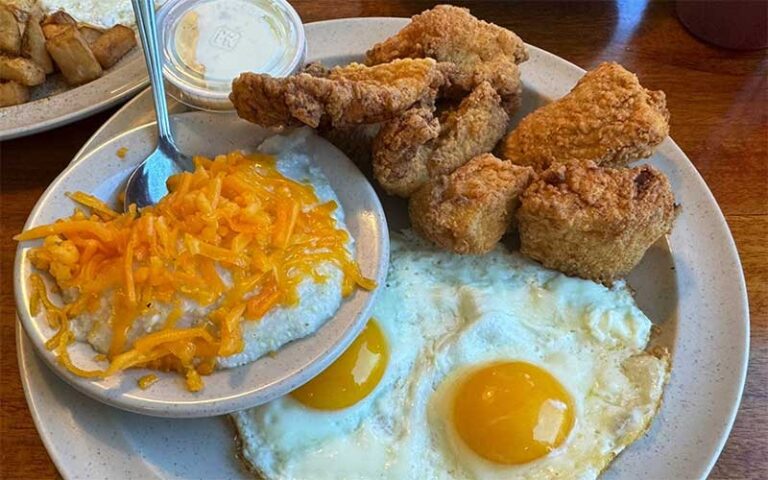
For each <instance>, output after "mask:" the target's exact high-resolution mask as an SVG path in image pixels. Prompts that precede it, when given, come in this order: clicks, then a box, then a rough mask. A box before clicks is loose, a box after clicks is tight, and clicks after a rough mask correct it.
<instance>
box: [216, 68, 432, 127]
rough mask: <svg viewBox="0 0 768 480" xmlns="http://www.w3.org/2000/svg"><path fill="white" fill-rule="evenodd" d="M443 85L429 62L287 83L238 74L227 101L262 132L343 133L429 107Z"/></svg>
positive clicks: (312, 75) (315, 71)
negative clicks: (324, 128)
mask: <svg viewBox="0 0 768 480" xmlns="http://www.w3.org/2000/svg"><path fill="white" fill-rule="evenodd" d="M443 82H444V76H443V74H442V73H441V71H440V69H438V67H437V63H436V62H435V61H434V60H432V59H404V60H395V61H393V62H390V63H385V64H382V65H377V66H375V67H366V66H364V65H360V64H356V63H353V64H350V65H347V66H344V67H336V68H333V69H331V70H330V71H328V72H327V73H326V72H325V71H324V70H322V69H320V68H319V67H311V68H310V71H309V73H299V74H297V75H292V76H290V77H286V78H273V77H271V76H269V75H266V74H256V73H243V74H241V75H240V76H239V77H238V78H236V79H235V80H234V82H232V93H231V94H230V100H231V101H232V103H233V104H234V106H235V109H236V110H237V114H238V115H239V116H240V117H242V118H244V119H245V120H248V121H250V122H253V123H256V124H258V125H261V126H263V127H284V126H295V125H300V124H302V123H303V124H306V125H309V126H310V127H313V128H316V127H318V126H320V125H321V124H327V125H330V126H332V127H344V126H349V125H357V124H361V123H376V122H382V121H385V120H389V119H392V118H395V117H397V116H398V115H400V114H401V113H403V112H404V111H405V110H407V109H409V108H411V107H412V106H413V105H415V104H418V103H420V102H422V101H426V102H428V103H429V102H433V101H434V98H435V96H436V94H437V90H438V89H439V88H440V86H441V85H442V84H443Z"/></svg>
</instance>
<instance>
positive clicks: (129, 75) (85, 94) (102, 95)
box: [0, 47, 149, 141]
mask: <svg viewBox="0 0 768 480" xmlns="http://www.w3.org/2000/svg"><path fill="white" fill-rule="evenodd" d="M148 83H149V79H148V77H147V69H146V67H145V65H144V56H143V55H142V53H141V49H140V48H138V47H137V48H134V49H133V50H131V51H130V52H129V53H128V54H127V55H126V56H125V57H123V58H122V59H121V60H120V61H119V62H118V63H117V64H116V65H115V66H113V67H112V68H110V69H109V70H107V71H106V72H104V75H103V76H102V77H100V78H97V79H96V80H94V81H92V82H89V83H86V84H85V85H80V86H79V87H75V88H72V87H69V86H68V85H67V84H66V83H65V82H64V80H63V79H62V78H61V75H60V74H55V75H50V76H49V77H48V78H47V79H46V82H45V83H44V84H43V85H40V86H39V87H34V88H33V89H32V100H31V101H29V102H27V103H24V104H21V105H15V106H12V107H4V108H3V107H0V141H2V140H9V139H11V138H16V137H23V136H26V135H32V134H33V133H38V132H43V131H45V130H50V129H52V128H56V127H60V126H62V125H66V124H67V123H71V122H74V121H75V120H80V119H81V118H85V117H88V116H90V115H93V114H94V113H97V112H100V111H102V110H104V109H106V108H109V107H111V106H112V105H115V104H117V103H118V102H120V101H121V100H125V99H126V98H128V97H130V96H131V95H134V94H136V93H137V92H138V91H140V90H141V89H143V88H144V87H146V86H147V84H148Z"/></svg>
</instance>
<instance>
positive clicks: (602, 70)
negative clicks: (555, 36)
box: [501, 63, 669, 172]
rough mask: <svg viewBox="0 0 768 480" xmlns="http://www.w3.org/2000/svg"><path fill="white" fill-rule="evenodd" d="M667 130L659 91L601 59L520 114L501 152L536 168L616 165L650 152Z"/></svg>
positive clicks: (666, 114)
mask: <svg viewBox="0 0 768 480" xmlns="http://www.w3.org/2000/svg"><path fill="white" fill-rule="evenodd" d="M668 133H669V111H668V110H667V107H666V97H665V95H664V92H662V91H650V90H647V89H645V88H643V87H642V86H641V85H640V82H638V80H637V76H635V74H633V73H631V72H628V71H627V70H625V69H624V68H623V67H622V66H621V65H619V64H617V63H603V64H601V65H600V66H598V67H597V68H596V69H594V70H592V71H590V72H587V74H586V75H584V77H583V78H582V79H581V80H579V83H577V84H576V86H575V87H574V88H573V90H571V92H570V93H569V94H568V95H566V96H565V97H563V98H561V99H560V100H557V101H555V102H552V103H550V104H549V105H546V106H544V107H542V108H540V109H538V110H536V111H535V112H533V113H531V114H530V115H528V116H527V117H525V118H524V119H523V120H522V121H521V122H520V124H519V125H518V126H517V128H515V129H514V130H513V131H511V132H510V133H509V134H508V135H507V137H506V138H505V139H504V143H503V144H502V148H501V154H502V158H504V159H505V160H509V161H511V162H514V163H516V164H518V165H529V166H531V167H533V168H535V169H536V170H537V171H539V172H540V171H543V170H546V169H547V168H549V167H550V166H551V165H555V164H564V163H580V162H586V161H593V162H595V163H597V164H598V165H610V166H621V165H625V164H627V163H628V162H631V161H633V160H637V159H639V158H645V157H648V156H650V155H651V154H652V153H653V149H654V147H656V145H658V144H659V143H661V141H662V140H664V137H666V136H667V134H668Z"/></svg>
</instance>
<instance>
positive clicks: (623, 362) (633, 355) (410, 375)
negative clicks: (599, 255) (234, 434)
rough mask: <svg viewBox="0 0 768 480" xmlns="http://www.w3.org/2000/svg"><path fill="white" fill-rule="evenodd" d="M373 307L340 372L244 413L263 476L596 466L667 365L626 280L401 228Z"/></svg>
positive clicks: (643, 408)
mask: <svg viewBox="0 0 768 480" xmlns="http://www.w3.org/2000/svg"><path fill="white" fill-rule="evenodd" d="M373 315H374V319H373V320H371V321H370V322H369V324H368V326H367V327H366V330H365V333H364V334H363V335H362V336H361V337H360V338H359V339H358V341H356V342H355V344H353V346H352V347H351V348H350V350H349V351H348V352H347V353H346V354H345V355H344V356H343V357H342V358H341V359H340V360H339V361H338V362H337V363H335V364H334V365H333V366H332V367H331V368H330V369H329V371H328V373H324V374H321V376H320V377H318V378H317V379H316V380H313V381H312V382H310V383H309V384H307V386H305V387H303V388H302V389H300V390H298V391H296V392H294V393H293V394H291V395H287V396H285V397H282V398H279V399H277V400H275V401H273V402H271V403H269V404H266V405H263V406H260V407H256V408H253V409H250V410H245V411H242V412H238V413H235V414H233V419H234V421H235V425H236V427H237V430H238V434H239V438H240V443H241V457H242V458H243V459H244V460H245V461H246V463H247V464H248V466H249V467H250V468H251V469H252V470H253V471H255V472H256V473H257V474H258V475H260V476H263V477H265V478H270V479H271V478H279V479H293V478H311V479H324V478H328V479H331V478H332V479H338V478H358V479H368V478H393V479H400V478H435V479H441V478H446V479H447V478H528V479H538V478H541V479H544V478H547V479H548V478H595V477H597V475H599V473H600V472H601V471H602V470H603V469H604V468H605V467H606V466H607V465H608V464H609V462H610V461H611V459H612V458H613V457H615V456H616V455H617V454H618V453H619V452H620V451H621V450H623V449H624V448H625V447H626V446H627V445H629V444H630V443H632V442H633V441H634V440H635V439H637V438H638V437H639V436H640V435H641V434H643V433H644V432H645V431H646V429H647V428H648V426H649V424H650V422H651V420H652V418H653V417H654V415H655V413H656V411H657V409H658V407H659V404H660V402H661V395H662V390H663V386H664V383H665V381H666V378H667V374H668V371H669V365H668V360H667V358H666V357H665V356H663V355H662V356H654V355H651V354H649V353H647V352H646V351H645V349H646V347H647V344H648V340H649V336H650V330H651V322H650V321H649V320H648V318H647V317H646V316H645V315H644V314H643V313H642V312H641V311H640V310H639V309H638V308H637V306H636V304H635V302H634V300H633V299H632V296H631V295H630V293H629V291H628V290H627V288H626V287H625V286H624V285H623V284H617V285H615V286H614V287H613V288H610V289H609V288H606V287H604V286H602V285H598V284H596V283H593V282H590V281H586V280H581V279H576V278H569V277H566V276H564V275H562V274H560V273H557V272H554V271H551V270H547V269H544V268H542V267H540V266H538V265H536V264H534V263H532V262H530V261H527V260H525V259H524V258H522V257H521V256H520V255H518V254H516V253H509V252H507V251H506V250H505V249H504V248H503V247H499V248H498V249H497V250H495V251H494V252H492V253H490V254H488V255H486V256H482V257H476V256H456V255H452V254H450V253H445V252H439V251H437V250H435V249H434V248H432V247H430V246H427V245H425V244H424V243H423V242H421V241H420V240H418V239H417V238H415V237H414V236H413V235H412V234H410V233H406V234H404V235H402V236H401V235H392V239H391V260H390V270H389V272H388V277H387V282H386V285H384V286H383V288H382V291H381V292H380V294H379V297H378V300H377V303H376V305H375V306H374V313H373ZM376 331H378V333H377V332H376ZM356 372H357V373H356Z"/></svg>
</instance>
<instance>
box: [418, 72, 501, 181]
mask: <svg viewBox="0 0 768 480" xmlns="http://www.w3.org/2000/svg"><path fill="white" fill-rule="evenodd" d="M441 123H442V125H441V127H440V137H439V138H438V141H437V146H436V148H435V151H434V152H433V153H432V155H431V156H430V157H429V160H428V161H427V170H429V173H430V175H431V176H434V175H444V174H448V173H451V172H453V171H454V170H456V169H457V168H459V167H460V166H462V165H464V164H465V163H466V162H467V161H468V160H469V159H471V158H473V157H475V156H477V155H480V154H481V153H487V152H490V151H491V150H493V147H494V146H496V143H498V141H499V140H500V139H501V137H503V136H504V133H505V132H506V131H507V126H508V125H509V115H507V113H506V112H505V111H504V108H503V107H502V102H501V97H500V96H499V95H498V94H497V93H496V91H495V90H494V89H493V87H492V86H491V84H490V83H488V82H483V83H481V84H479V85H478V86H477V88H475V89H474V90H473V91H472V93H470V94H469V95H468V96H467V97H466V98H464V100H462V101H461V103H460V104H459V107H458V108H457V109H456V110H453V111H449V112H448V113H447V114H446V118H445V120H443V121H442V122H441Z"/></svg>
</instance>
